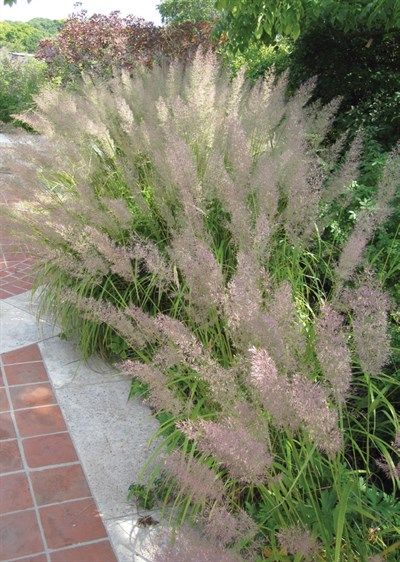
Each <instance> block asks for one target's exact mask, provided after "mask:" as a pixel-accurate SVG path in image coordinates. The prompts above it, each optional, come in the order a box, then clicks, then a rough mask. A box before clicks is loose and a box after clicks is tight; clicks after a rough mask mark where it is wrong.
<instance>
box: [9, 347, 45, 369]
mask: <svg viewBox="0 0 400 562" xmlns="http://www.w3.org/2000/svg"><path fill="white" fill-rule="evenodd" d="M2 358H3V363H4V365H12V364H14V363H30V362H31V361H41V360H42V356H41V354H40V350H39V348H38V346H37V344H36V343H34V344H32V345H27V346H26V347H20V348H19V349H14V350H13V351H7V353H3V355H2Z"/></svg>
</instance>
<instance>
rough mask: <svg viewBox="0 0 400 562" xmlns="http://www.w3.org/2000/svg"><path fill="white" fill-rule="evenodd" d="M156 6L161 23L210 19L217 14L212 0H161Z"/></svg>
mask: <svg viewBox="0 0 400 562" xmlns="http://www.w3.org/2000/svg"><path fill="white" fill-rule="evenodd" d="M157 8H158V11H159V12H160V14H161V19H162V21H163V23H183V22H187V21H190V22H192V23H195V22H200V21H210V20H213V19H214V18H215V17H216V16H217V14H218V12H217V10H216V9H215V1H214V0H161V3H160V4H159V5H158V6H157Z"/></svg>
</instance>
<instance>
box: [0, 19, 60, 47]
mask: <svg viewBox="0 0 400 562" xmlns="http://www.w3.org/2000/svg"><path fill="white" fill-rule="evenodd" d="M62 25H63V22H62V21H61V20H47V19H45V18H35V19H33V20H31V21H30V22H19V21H4V22H0V47H3V48H6V49H7V50H9V51H22V52H27V53H34V52H35V51H36V49H37V48H38V46H39V43H40V41H42V40H43V39H47V38H49V37H52V36H54V35H55V34H56V33H58V32H59V30H60V29H61V27H62Z"/></svg>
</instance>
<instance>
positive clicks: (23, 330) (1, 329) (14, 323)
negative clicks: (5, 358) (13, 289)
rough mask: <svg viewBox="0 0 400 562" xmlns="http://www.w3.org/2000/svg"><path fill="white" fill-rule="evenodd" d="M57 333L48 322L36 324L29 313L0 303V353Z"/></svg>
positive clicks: (5, 303)
mask: <svg viewBox="0 0 400 562" xmlns="http://www.w3.org/2000/svg"><path fill="white" fill-rule="evenodd" d="M7 300H9V299H7ZM57 332H58V330H57V328H55V327H54V326H52V325H51V324H49V323H48V322H45V321H43V320H41V321H40V322H36V319H35V317H34V316H33V315H32V314H30V313H29V312H26V311H25V310H21V309H20V308H16V307H15V306H13V305H11V304H9V303H8V302H6V301H4V300H3V301H0V353H5V352H6V351H11V350H12V349H16V348H17V347H22V346H24V345H29V344H31V343H35V342H38V341H42V340H45V339H47V338H50V337H52V336H54V335H55V334H56V333H57Z"/></svg>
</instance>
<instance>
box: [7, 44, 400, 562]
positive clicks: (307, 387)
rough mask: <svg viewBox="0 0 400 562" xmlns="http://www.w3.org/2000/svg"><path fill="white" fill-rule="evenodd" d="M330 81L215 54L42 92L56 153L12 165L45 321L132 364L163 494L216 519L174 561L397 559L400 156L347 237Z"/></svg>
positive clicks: (37, 151)
mask: <svg viewBox="0 0 400 562" xmlns="http://www.w3.org/2000/svg"><path fill="white" fill-rule="evenodd" d="M313 86H314V84H313V82H308V83H306V84H304V85H303V86H302V87H301V88H300V89H299V90H298V92H297V93H296V94H295V95H294V96H293V97H291V98H290V99H286V97H285V90H286V77H285V76H282V77H281V78H280V79H279V80H278V81H276V80H275V79H274V77H273V76H269V77H267V78H265V79H263V80H260V81H259V82H258V83H257V84H256V85H254V86H249V85H248V84H247V83H246V81H245V79H244V77H243V75H242V74H239V75H238V76H237V77H236V78H235V79H234V80H230V79H229V77H228V76H226V75H225V74H224V71H223V70H222V69H221V68H220V67H219V65H218V63H217V61H216V59H215V58H214V56H213V55H212V54H210V53H208V54H204V53H202V52H198V53H197V55H196V57H195V59H194V60H193V62H192V63H190V64H186V65H184V66H183V65H180V64H179V63H173V64H171V65H169V66H165V67H163V66H157V67H154V68H152V69H147V70H142V71H138V72H137V73H135V75H134V76H133V77H132V76H129V75H128V74H122V75H121V76H119V77H117V78H115V79H114V80H113V81H111V82H110V83H108V84H103V83H97V84H93V82H92V81H88V82H87V84H86V85H85V88H84V91H83V92H82V93H81V94H72V93H68V92H65V91H59V90H57V91H54V90H48V91H44V92H42V94H41V95H40V96H39V97H38V99H37V106H38V110H37V111H35V112H33V113H30V114H29V115H26V116H25V117H24V119H25V121H26V123H27V124H28V125H29V126H31V127H34V128H35V129H36V130H38V131H39V132H41V133H42V134H43V135H45V137H46V139H47V140H46V143H45V144H41V145H40V146H38V147H35V146H34V145H28V146H27V145H25V146H21V147H18V148H17V152H16V155H15V156H14V158H13V159H12V160H11V162H10V163H9V166H13V167H14V170H15V175H14V178H15V181H14V184H12V183H11V180H10V179H7V182H8V187H10V188H11V189H12V190H15V189H17V188H20V189H21V192H22V194H23V199H22V201H21V202H19V203H18V204H16V206H15V207H14V208H13V209H7V210H6V212H5V215H6V217H7V221H8V223H9V225H10V228H14V230H15V231H16V233H18V234H19V235H20V236H22V238H23V239H24V241H25V242H27V243H29V245H30V246H31V247H32V249H33V250H34V251H35V253H36V256H37V260H38V262H37V276H36V283H37V286H38V287H41V289H42V291H41V293H40V294H41V296H40V298H41V309H42V312H48V311H51V312H52V314H53V315H54V317H55V319H56V320H57V321H58V322H59V323H60V324H61V326H62V327H63V329H64V331H65V333H66V334H67V335H75V337H78V339H79V341H80V345H81V348H82V350H83V351H84V352H85V353H86V354H89V353H91V352H93V351H95V350H96V351H99V350H100V351H102V352H104V353H106V354H108V355H109V356H117V357H119V358H121V357H122V358H123V359H125V360H124V361H122V364H121V367H122V369H123V370H124V371H125V372H126V373H127V374H128V375H129V376H132V377H133V381H134V382H133V389H134V391H135V392H141V393H142V394H143V396H144V397H145V399H146V400H147V402H148V403H149V404H150V406H151V407H152V409H153V410H154V412H155V413H156V414H157V416H158V419H159V420H160V429H159V433H158V436H162V437H163V439H162V440H161V441H162V445H160V448H161V449H162V451H161V453H162V460H161V461H160V462H159V464H158V468H157V469H155V470H153V471H152V473H151V474H150V475H149V483H148V485H149V487H151V486H152V485H153V483H155V484H156V487H157V489H159V490H161V492H162V497H163V500H164V501H165V502H166V504H168V505H171V504H172V505H173V507H174V510H173V513H174V516H173V517H174V518H173V522H174V524H176V525H177V526H179V525H180V524H181V523H183V522H186V523H192V524H193V523H194V526H195V527H197V530H194V529H193V526H192V527H189V528H187V527H183V530H181V531H179V530H177V533H176V536H175V540H174V541H172V542H166V543H165V544H164V545H163V546H160V547H159V551H158V554H157V556H156V559H157V560H159V561H163V562H166V561H167V560H168V561H172V560H173V561H174V562H179V561H182V562H183V561H185V562H186V561H188V560H191V561H192V560H193V561H199V562H200V561H203V560H204V562H205V561H207V562H211V561H213V560H215V561H217V560H218V561H227V562H230V561H233V560H243V559H247V560H271V561H272V560H278V561H285V560H295V561H300V560H308V559H316V560H327V561H328V560H329V561H334V562H339V561H359V560H367V559H369V557H371V558H370V559H371V560H380V559H388V560H395V556H396V549H397V548H398V546H399V542H398V531H399V524H400V521H399V517H398V513H397V509H398V503H397V504H396V499H395V494H396V490H398V487H399V464H398V454H399V446H400V445H399V435H400V423H399V419H398V414H397V413H396V407H395V403H396V400H398V396H399V380H398V377H396V372H395V368H396V367H395V365H393V363H392V364H391V359H390V356H391V344H390V333H389V327H388V314H389V312H390V309H391V307H392V303H391V302H390V299H389V298H388V297H387V296H386V295H385V293H384V292H383V291H382V288H381V286H380V284H379V282H378V279H377V276H376V275H375V273H374V272H373V270H372V269H371V268H370V267H368V266H367V265H366V264H365V261H364V253H365V251H366V248H367V246H368V243H369V241H370V240H371V238H372V237H373V236H374V233H375V232H376V231H377V229H379V227H380V226H381V225H382V224H383V223H384V222H385V221H386V219H387V218H388V217H389V215H390V213H391V201H392V199H393V197H394V195H395V192H396V190H397V188H398V185H399V168H400V160H399V154H398V151H396V150H394V151H393V152H392V154H391V155H390V157H389V158H388V160H387V163H386V166H385V168H384V170H383V173H382V176H381V179H380V181H379V184H378V187H377V190H376V195H375V200H374V202H373V204H371V205H370V206H369V207H368V208H366V209H363V210H362V211H360V212H359V213H358V214H357V217H356V219H355V220H354V223H353V228H352V229H351V230H350V232H349V234H348V237H347V240H345V241H344V242H342V237H341V238H340V240H339V239H338V238H337V237H336V236H335V229H334V228H332V224H333V223H334V221H335V220H338V217H339V216H341V215H342V214H343V213H346V212H348V211H349V209H351V204H352V185H353V182H354V180H355V179H356V177H357V174H358V162H359V156H360V150H361V139H360V136H357V137H356V138H355V140H354V141H353V142H352V143H351V144H350V147H349V148H348V150H347V151H346V152H345V153H344V149H343V147H344V145H345V142H346V141H345V138H342V139H340V140H339V141H338V142H337V143H336V144H335V145H333V146H330V145H328V144H326V143H325V142H324V141H325V138H326V136H327V134H328V133H329V130H330V125H331V123H332V121H333V118H334V115H335V111H336V108H337V106H338V103H339V101H336V100H335V101H334V102H332V103H331V104H330V105H328V106H325V107H321V106H318V105H311V106H310V105H309V104H308V100H309V99H310V97H311V95H312V91H313ZM21 118H22V117H21ZM396 513H397V514H396ZM199 529H201V531H199ZM396 537H397V538H396Z"/></svg>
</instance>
